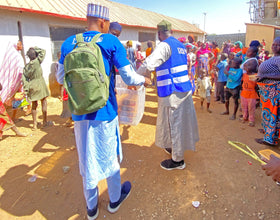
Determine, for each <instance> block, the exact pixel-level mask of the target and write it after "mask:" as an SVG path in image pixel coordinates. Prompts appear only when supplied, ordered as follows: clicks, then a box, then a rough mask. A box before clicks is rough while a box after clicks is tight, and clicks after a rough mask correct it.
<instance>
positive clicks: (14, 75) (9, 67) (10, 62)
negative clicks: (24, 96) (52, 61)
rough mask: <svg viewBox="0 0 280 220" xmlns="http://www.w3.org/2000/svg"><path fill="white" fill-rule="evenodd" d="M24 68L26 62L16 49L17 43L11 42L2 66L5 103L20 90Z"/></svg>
mask: <svg viewBox="0 0 280 220" xmlns="http://www.w3.org/2000/svg"><path fill="white" fill-rule="evenodd" d="M23 68H24V62H23V58H22V56H21V54H20V53H19V52H18V51H17V50H16V45H14V44H12V43H11V42H9V43H8V46H7V49H6V52H5V55H4V59H3V62H2V64H1V66H0V83H1V84H2V87H3V88H2V90H1V91H0V96H1V98H2V102H3V103H5V102H7V101H8V100H9V99H11V98H12V97H13V95H14V94H15V93H16V92H17V91H18V89H19V87H20V85H21V77H22V72H23Z"/></svg>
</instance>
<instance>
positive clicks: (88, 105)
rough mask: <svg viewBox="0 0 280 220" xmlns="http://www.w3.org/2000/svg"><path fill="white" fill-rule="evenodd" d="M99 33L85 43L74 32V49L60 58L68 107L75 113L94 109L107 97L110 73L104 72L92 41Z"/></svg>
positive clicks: (98, 52)
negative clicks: (62, 61)
mask: <svg viewBox="0 0 280 220" xmlns="http://www.w3.org/2000/svg"><path fill="white" fill-rule="evenodd" d="M100 35H101V34H97V35H95V36H94V37H93V39H92V40H91V41H90V42H88V43H86V42H84V38H83V34H77V35H76V39H77V43H76V45H75V47H74V49H73V50H72V51H71V52H70V53H69V54H67V56H66V57H65V59H64V72H65V76H64V87H65V89H66V91H67V93H68V105H69V109H70V111H71V112H72V113H73V114H75V115H83V114H88V113H91V112H96V111H97V110H99V109H101V108H102V107H104V106H105V105H106V102H107V100H108V97H109V84H110V77H111V74H110V76H108V75H107V74H106V72H105V67H104V62H103V57H102V54H101V50H100V48H99V46H98V45H97V44H96V41H97V39H98V38H99V37H100Z"/></svg>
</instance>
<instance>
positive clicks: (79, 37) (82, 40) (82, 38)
mask: <svg viewBox="0 0 280 220" xmlns="http://www.w3.org/2000/svg"><path fill="white" fill-rule="evenodd" d="M76 40H77V43H80V42H84V37H83V33H80V34H76Z"/></svg>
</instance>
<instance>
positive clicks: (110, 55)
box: [59, 31, 129, 121]
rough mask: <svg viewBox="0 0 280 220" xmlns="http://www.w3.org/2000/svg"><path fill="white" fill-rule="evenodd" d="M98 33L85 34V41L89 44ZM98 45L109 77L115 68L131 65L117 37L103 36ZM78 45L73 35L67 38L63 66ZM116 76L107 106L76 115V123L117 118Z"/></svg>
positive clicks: (111, 84)
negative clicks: (66, 58) (67, 56)
mask: <svg viewBox="0 0 280 220" xmlns="http://www.w3.org/2000/svg"><path fill="white" fill-rule="evenodd" d="M98 33H99V32H97V31H88V32H85V33H83V37H84V41H85V42H89V41H91V39H92V38H93V37H94V36H95V35H96V34H98ZM96 43H97V45H98V46H99V47H100V49H101V52H102V56H103V61H104V66H105V70H106V74H107V75H108V76H109V75H110V71H111V70H112V68H113V66H116V68H121V67H124V66H126V65H129V61H128V60H127V58H126V50H125V48H124V46H123V45H122V44H121V42H120V41H119V40H118V38H117V37H115V36H114V35H111V34H102V35H101V36H100V37H99V39H98V40H97V42H96ZM75 44H76V36H75V35H73V36H71V37H69V38H67V39H66V40H65V41H64V43H63V44H62V46H61V57H60V60H59V63H60V64H63V62H64V59H65V57H66V55H67V54H68V53H70V52H71V51H72V50H73V48H74V46H75ZM114 89H115V76H114V73H112V75H111V79H110V87H109V98H108V101H107V103H106V105H105V106H104V107H103V108H101V109H99V110H98V111H96V112H92V113H89V114H85V115H74V114H72V118H73V120H74V121H81V120H99V121H111V120H113V119H114V118H115V117H116V116H117V112H118V105H117V100H116V96H115V92H114Z"/></svg>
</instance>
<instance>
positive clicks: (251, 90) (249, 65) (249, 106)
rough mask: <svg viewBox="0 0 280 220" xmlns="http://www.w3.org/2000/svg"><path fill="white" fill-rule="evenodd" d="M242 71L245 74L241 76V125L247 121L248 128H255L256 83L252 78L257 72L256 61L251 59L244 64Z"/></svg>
mask: <svg viewBox="0 0 280 220" xmlns="http://www.w3.org/2000/svg"><path fill="white" fill-rule="evenodd" d="M243 68H244V70H245V71H246V73H243V76H242V81H243V83H242V90H241V94H240V96H241V107H242V115H243V117H242V118H240V120H241V122H242V123H245V121H247V120H248V119H249V124H248V125H249V126H250V127H254V126H255V111H256V99H257V98H258V94H257V91H256V86H257V83H256V81H255V80H254V81H253V80H251V79H252V78H254V76H255V77H256V76H257V72H258V70H257V69H258V61H257V60H255V59H251V60H249V61H247V62H246V63H245V64H244V67H243Z"/></svg>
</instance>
